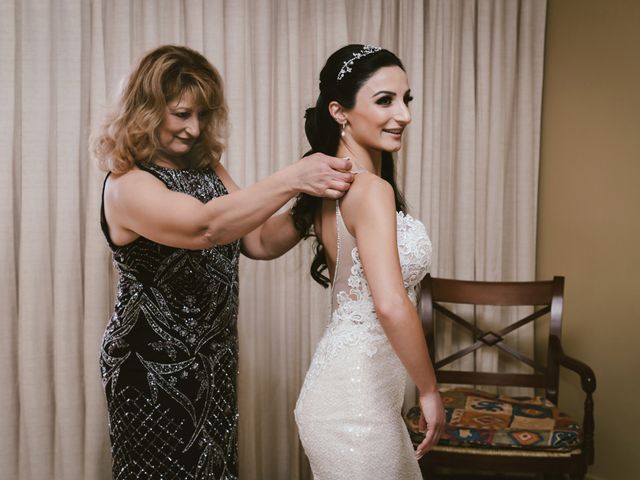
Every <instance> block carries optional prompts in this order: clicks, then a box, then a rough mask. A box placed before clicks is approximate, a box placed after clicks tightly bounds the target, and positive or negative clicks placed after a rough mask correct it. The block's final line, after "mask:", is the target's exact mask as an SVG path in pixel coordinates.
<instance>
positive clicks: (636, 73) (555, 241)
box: [537, 0, 640, 480]
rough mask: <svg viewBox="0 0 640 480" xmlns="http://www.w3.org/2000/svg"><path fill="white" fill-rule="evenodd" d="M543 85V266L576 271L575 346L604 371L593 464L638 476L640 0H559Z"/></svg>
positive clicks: (574, 402)
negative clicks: (594, 461)
mask: <svg viewBox="0 0 640 480" xmlns="http://www.w3.org/2000/svg"><path fill="white" fill-rule="evenodd" d="M543 92H544V94H543V108H542V111H543V115H542V149H541V176H540V209H539V218H538V220H539V226H538V250H537V261H538V273H537V276H538V278H548V277H551V276H552V275H553V274H560V275H565V276H566V292H565V295H566V306H565V325H564V332H563V333H564V342H563V343H564V346H565V350H566V351H567V352H568V353H569V354H571V355H573V356H575V357H577V358H580V359H582V360H583V361H586V362H587V363H588V364H589V365H591V367H592V368H593V369H594V370H595V372H596V376H597V381H598V388H597V391H596V397H595V401H596V463H595V465H594V466H593V467H592V468H591V470H590V474H591V475H590V476H591V477H592V478H601V479H607V480H627V479H629V480H633V479H638V478H640V439H639V438H638V433H640V354H639V351H640V347H638V342H639V341H640V1H637V0H549V2H548V17H547V40H546V52H545V77H544V90H543ZM560 392H561V400H560V405H561V407H562V408H564V409H565V410H567V411H569V412H570V413H573V414H575V415H580V413H579V412H581V407H582V401H583V395H582V393H581V390H580V387H579V383H578V381H577V378H576V377H574V376H573V375H572V374H571V373H564V375H563V384H562V386H561V390H560Z"/></svg>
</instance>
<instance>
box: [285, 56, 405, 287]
mask: <svg viewBox="0 0 640 480" xmlns="http://www.w3.org/2000/svg"><path fill="white" fill-rule="evenodd" d="M364 48H365V46H364V45H360V44H352V45H347V46H346V47H342V48H341V49H339V50H337V51H336V52H334V53H333V54H332V55H331V56H330V57H329V58H328V59H327V63H326V64H325V66H324V67H323V68H322V71H321V72H320V95H319V96H318V100H317V101H316V105H315V107H311V108H308V109H307V110H306V112H305V116H304V117H305V124H304V130H305V133H306V135H307V140H309V144H310V145H311V150H309V151H308V152H307V153H305V155H304V156H307V155H311V154H312V153H317V152H320V153H324V154H326V155H331V156H335V154H336V152H337V150H338V144H339V142H340V126H339V125H338V123H337V122H336V121H335V120H334V118H333V117H332V116H331V114H330V113H329V103H331V102H332V101H334V100H335V101H336V102H338V103H339V104H340V105H342V107H344V108H345V109H351V108H353V106H354V105H355V101H356V94H357V93H358V90H360V87H362V85H363V84H364V83H365V82H366V81H367V80H368V79H369V78H370V77H371V76H372V75H373V74H374V73H375V72H376V71H378V70H379V69H380V68H382V67H390V66H394V65H395V66H398V67H400V68H401V69H402V70H404V66H403V65H402V62H401V61H400V59H399V58H398V57H397V56H395V55H394V54H393V53H391V52H390V51H388V50H385V49H380V50H378V51H375V52H373V53H368V54H367V55H365V56H362V57H360V58H358V59H356V60H355V61H353V62H351V63H350V64H349V65H348V68H349V69H350V71H346V72H345V71H344V68H343V67H345V66H346V65H345V63H346V62H348V61H349V60H351V59H352V58H354V54H357V53H361V52H363V49H364ZM342 73H344V75H342ZM339 74H341V75H340V76H341V78H340V79H339V80H338V76H339ZM380 173H381V177H382V178H383V179H385V180H386V181H387V182H389V183H390V184H391V186H392V187H393V192H394V194H395V200H396V210H397V211H402V212H404V210H405V200H404V197H403V196H402V194H401V193H400V191H399V190H398V187H397V185H396V179H395V165H394V162H393V158H392V156H391V152H382V165H381V172H380ZM321 205H322V198H318V197H313V196H311V195H307V194H300V195H298V197H297V199H296V203H295V205H294V206H293V209H292V212H291V213H292V215H293V223H294V225H295V227H296V229H297V230H298V231H299V232H300V236H301V237H302V238H307V237H315V242H314V252H315V255H314V258H313V261H312V262H311V276H312V277H313V279H314V280H315V281H317V282H318V283H319V284H320V285H322V286H323V287H328V286H329V278H328V277H327V276H326V275H324V274H323V273H322V272H323V271H324V270H326V268H327V259H326V256H325V250H324V246H323V245H322V243H321V242H320V241H319V239H318V237H317V235H316V233H315V232H314V231H313V224H314V220H315V219H316V217H317V215H318V214H319V211H320V207H321Z"/></svg>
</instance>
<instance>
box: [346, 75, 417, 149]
mask: <svg viewBox="0 0 640 480" xmlns="http://www.w3.org/2000/svg"><path fill="white" fill-rule="evenodd" d="M411 100H412V97H411V91H410V89H409V81H408V79H407V74H406V73H405V72H404V70H402V69H401V68H400V67H397V66H391V67H383V68H381V69H379V70H378V71H377V72H376V73H374V74H373V75H372V76H371V77H370V78H369V79H368V80H367V81H366V82H365V83H364V84H363V85H362V87H361V88H360V90H359V91H358V93H357V94H356V103H355V105H354V106H353V108H352V109H351V110H349V111H348V112H346V116H347V132H348V134H349V135H350V136H351V137H352V138H353V140H354V141H356V142H357V143H358V144H360V145H361V146H362V147H364V148H366V149H368V150H369V149H371V150H380V151H386V152H395V151H397V150H399V149H400V147H401V145H402V133H403V131H404V129H405V127H406V126H407V125H408V124H409V123H410V122H411V112H410V111H409V102H410V101H411Z"/></svg>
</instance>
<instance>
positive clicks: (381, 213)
mask: <svg viewBox="0 0 640 480" xmlns="http://www.w3.org/2000/svg"><path fill="white" fill-rule="evenodd" d="M341 209H342V213H343V217H344V219H345V223H346V224H347V226H348V227H350V228H351V229H352V231H353V233H354V236H355V237H356V244H357V246H358V251H359V254H360V260H361V261H362V266H363V268H364V273H365V277H366V279H367V282H368V283H369V288H370V291H371V295H372V297H373V302H374V305H375V309H376V313H377V315H378V319H379V321H380V324H381V326H382V328H383V329H384V332H385V334H386V335H387V337H388V338H389V342H390V343H391V345H392V346H393V348H394V350H395V352H396V354H397V355H398V358H400V360H401V361H402V363H403V365H404V366H405V368H406V369H407V372H408V373H409V375H410V376H411V379H412V380H413V382H414V383H415V384H416V386H417V388H418V391H419V392H420V404H421V407H422V411H423V417H424V419H425V420H426V422H427V435H426V437H425V441H424V442H422V444H420V446H419V447H418V451H417V454H418V455H419V456H420V455H422V454H424V452H426V450H428V449H429V448H430V447H431V446H433V445H434V444H435V443H436V442H437V440H438V437H439V436H440V433H441V431H442V428H443V426H444V411H443V408H442V403H441V401H440V396H439V394H438V389H437V385H436V377H435V373H434V370H433V366H432V365H431V361H430V359H429V355H428V351H427V345H426V342H425V337H424V331H423V330H422V325H421V323H420V319H419V317H418V313H417V310H416V308H415V307H414V305H413V304H412V303H411V300H410V299H409V296H408V295H407V292H406V290H405V288H404V282H403V278H402V270H401V267H400V259H399V256H398V246H397V232H396V221H397V220H396V210H395V199H394V193H393V189H392V187H391V185H389V183H387V182H386V181H384V180H382V179H380V178H379V177H376V176H374V175H368V174H367V175H359V176H358V178H356V180H355V181H354V183H353V184H352V187H351V189H350V190H349V193H348V194H347V195H346V196H345V198H344V200H343V201H342V202H341Z"/></svg>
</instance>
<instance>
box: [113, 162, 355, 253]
mask: <svg viewBox="0 0 640 480" xmlns="http://www.w3.org/2000/svg"><path fill="white" fill-rule="evenodd" d="M350 168H351V166H350V162H349V161H348V160H345V159H339V158H333V157H328V156H326V155H322V154H314V155H311V156H309V157H306V158H304V159H302V160H299V161H298V162H296V163H294V164H293V165H291V166H289V167H286V168H284V169H282V170H280V171H278V172H276V173H275V174H273V175H271V176H269V177H267V178H265V179H263V180H261V181H259V182H257V183H255V184H254V185H251V186H250V187H247V188H244V189H237V190H234V191H230V193H229V194H228V195H224V196H222V197H218V198H214V199H213V200H211V201H209V202H208V203H204V204H203V203H202V202H200V201H199V200H197V199H196V198H194V197H191V196H189V195H185V194H182V193H178V192H173V191H171V190H169V189H167V188H166V186H165V185H164V184H163V183H162V182H161V181H160V180H158V179H157V178H156V177H154V176H153V175H151V174H150V173H148V172H145V171H142V170H139V169H134V170H132V171H130V172H127V173H125V174H123V175H120V176H115V175H112V176H110V177H109V179H108V180H107V184H106V188H105V214H106V216H107V222H108V224H109V229H110V235H111V238H112V240H113V241H114V243H116V244H125V243H128V242H129V241H132V240H133V239H135V238H137V236H143V237H146V238H148V239H150V240H153V241H154V242H157V243H160V244H163V245H168V246H172V247H177V248H188V249H204V248H208V247H210V246H211V245H212V244H215V245H223V244H227V243H230V242H232V241H234V240H238V239H240V238H242V237H243V236H245V235H246V234H248V233H250V232H252V231H253V230H255V229H256V228H257V227H259V226H260V225H261V224H263V223H264V222H265V221H266V220H267V219H268V218H269V217H271V216H272V215H273V214H274V213H275V212H276V211H277V210H278V209H280V208H281V207H282V206H283V205H284V204H285V203H286V202H287V201H288V200H289V199H291V198H292V197H293V196H294V195H296V194H298V193H300V192H305V193H309V194H312V195H318V196H327V197H329V198H337V197H339V196H341V195H342V194H343V192H344V191H346V190H347V189H348V188H349V185H350V182H351V181H352V179H353V176H352V175H351V174H350V173H348V170H349V169H350ZM216 170H217V171H218V173H219V175H220V176H221V179H222V178H223V177H224V175H225V174H226V171H224V168H223V167H222V166H219V167H218V168H217V169H216ZM226 175H227V177H228V174H226ZM223 182H224V179H223ZM119 239H120V241H119ZM289 248H290V247H289Z"/></svg>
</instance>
